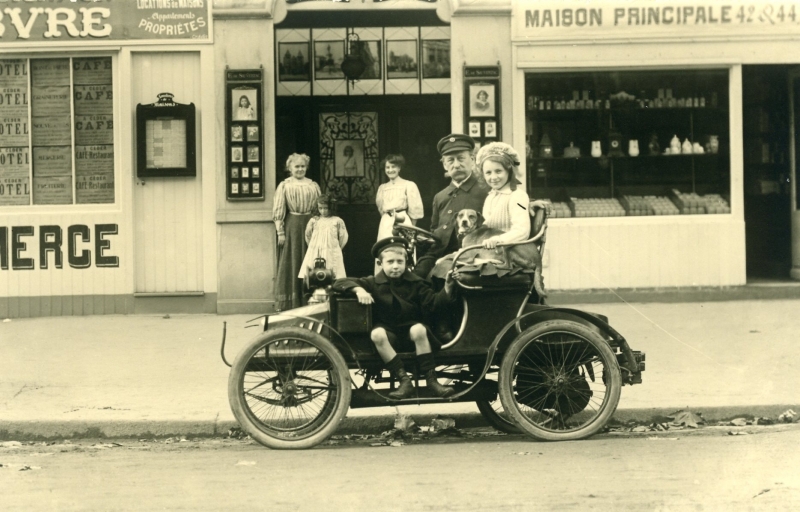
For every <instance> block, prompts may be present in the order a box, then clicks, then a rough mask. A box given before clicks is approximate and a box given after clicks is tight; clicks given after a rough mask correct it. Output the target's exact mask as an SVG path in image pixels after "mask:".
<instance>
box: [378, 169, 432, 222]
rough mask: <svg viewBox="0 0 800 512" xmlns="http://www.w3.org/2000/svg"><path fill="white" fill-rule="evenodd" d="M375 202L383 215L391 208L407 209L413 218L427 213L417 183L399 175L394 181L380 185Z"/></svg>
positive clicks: (418, 217) (419, 217)
mask: <svg viewBox="0 0 800 512" xmlns="http://www.w3.org/2000/svg"><path fill="white" fill-rule="evenodd" d="M375 204H376V205H377V206H378V211H380V212H381V215H383V214H384V213H386V212H388V211H391V210H407V213H408V216H409V217H411V218H412V219H421V218H422V217H423V216H424V215H425V209H424V207H423V206H422V197H420V195H419V189H418V188H417V184H416V183H414V182H413V181H409V180H404V179H403V178H399V177H398V178H397V179H396V180H394V183H392V182H391V181H389V182H387V183H384V184H383V185H381V186H380V187H378V193H377V195H376V196H375Z"/></svg>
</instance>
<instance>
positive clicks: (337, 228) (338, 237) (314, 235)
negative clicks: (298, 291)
mask: <svg viewBox="0 0 800 512" xmlns="http://www.w3.org/2000/svg"><path fill="white" fill-rule="evenodd" d="M334 208H335V201H334V200H333V198H332V197H331V196H329V195H328V194H322V195H321V196H319V199H317V209H318V210H319V215H318V216H316V217H314V218H312V219H311V220H310V221H309V222H308V226H306V243H308V250H307V251H306V257H305V258H304V259H303V264H302V265H301V266H300V273H299V274H298V276H297V277H299V278H300V279H304V278H305V277H306V274H307V273H308V272H309V271H310V270H311V269H313V268H314V260H315V259H317V258H325V262H326V266H327V268H329V269H331V270H333V272H334V275H335V277H336V278H337V279H341V278H342V277H347V274H346V273H345V270H344V257H343V255H342V248H343V247H344V246H345V244H346V243H347V228H346V227H345V225H344V221H343V220H342V219H340V218H339V217H336V216H335V215H334V213H335V212H334Z"/></svg>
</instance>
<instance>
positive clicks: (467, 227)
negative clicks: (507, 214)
mask: <svg viewBox="0 0 800 512" xmlns="http://www.w3.org/2000/svg"><path fill="white" fill-rule="evenodd" d="M483 222H484V218H483V215H481V213H480V212H479V211H476V210H473V209H470V208H465V209H463V210H461V211H459V212H458V214H457V215H456V225H457V226H458V237H459V238H460V239H461V247H469V246H473V245H481V244H482V243H483V241H484V240H486V239H487V238H491V237H493V236H497V235H500V234H502V231H500V230H498V229H494V228H490V227H488V226H484V225H483ZM476 252H477V254H476V255H475V258H474V259H473V260H472V261H471V263H473V264H476V265H479V264H482V263H493V264H495V265H503V266H508V267H517V268H523V269H528V270H533V271H534V286H535V288H536V293H538V294H539V296H540V297H546V296H547V294H546V292H545V291H544V283H543V280H542V255H541V253H539V248H538V247H537V246H536V245H535V244H533V243H527V244H519V245H514V246H511V247H498V248H496V249H476Z"/></svg>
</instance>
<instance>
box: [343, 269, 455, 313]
mask: <svg viewBox="0 0 800 512" xmlns="http://www.w3.org/2000/svg"><path fill="white" fill-rule="evenodd" d="M358 286H360V287H361V288H364V290H366V291H367V292H368V293H370V294H371V295H372V298H373V299H374V300H375V303H374V304H373V305H372V322H373V324H376V325H385V326H387V327H404V326H411V325H413V324H415V323H419V322H422V323H426V322H427V320H428V319H429V315H430V314H431V313H434V312H437V311H440V310H441V309H442V308H444V307H446V306H448V305H449V304H450V302H451V299H450V297H448V296H447V293H446V292H445V290H441V291H439V292H438V293H437V292H434V291H433V290H432V289H431V286H430V285H429V284H428V282H427V281H425V280H424V279H422V278H421V277H419V276H417V275H416V274H412V273H411V272H409V271H408V270H406V271H405V272H403V275H402V276H400V277H399V278H397V279H389V278H388V277H387V276H386V274H385V273H384V272H383V270H381V271H380V272H379V273H378V275H376V276H369V277H361V278H355V277H346V278H343V279H337V280H336V282H334V283H333V289H334V291H336V292H340V293H341V292H349V291H352V289H353V288H356V287H358Z"/></svg>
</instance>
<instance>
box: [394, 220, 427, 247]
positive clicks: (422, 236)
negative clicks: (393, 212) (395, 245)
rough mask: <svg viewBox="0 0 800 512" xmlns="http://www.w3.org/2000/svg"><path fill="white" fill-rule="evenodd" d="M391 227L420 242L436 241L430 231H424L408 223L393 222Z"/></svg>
mask: <svg viewBox="0 0 800 512" xmlns="http://www.w3.org/2000/svg"><path fill="white" fill-rule="evenodd" d="M393 229H394V230H397V231H400V232H403V235H404V236H406V237H408V238H411V239H414V240H417V241H420V242H430V243H433V242H436V238H434V236H433V233H431V232H430V231H425V230H424V229H422V228H418V227H417V226H409V225H408V224H395V225H394V227H393Z"/></svg>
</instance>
